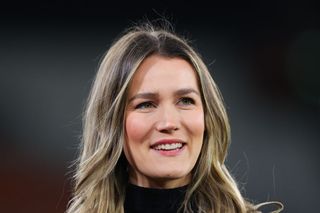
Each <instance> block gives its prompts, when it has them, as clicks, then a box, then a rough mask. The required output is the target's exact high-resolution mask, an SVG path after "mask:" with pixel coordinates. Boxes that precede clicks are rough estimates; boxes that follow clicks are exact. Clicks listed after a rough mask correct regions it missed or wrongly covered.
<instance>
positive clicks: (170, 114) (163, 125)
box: [156, 107, 179, 133]
mask: <svg viewBox="0 0 320 213" xmlns="http://www.w3.org/2000/svg"><path fill="white" fill-rule="evenodd" d="M156 129H157V131H159V132H163V133H171V132H173V131H177V130H178V129H179V114H178V112H177V110H176V109H174V107H162V108H161V109H159V115H158V121H157V123H156Z"/></svg>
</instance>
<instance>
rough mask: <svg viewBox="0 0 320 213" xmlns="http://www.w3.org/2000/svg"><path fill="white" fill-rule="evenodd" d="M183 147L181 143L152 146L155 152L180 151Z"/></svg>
mask: <svg viewBox="0 0 320 213" xmlns="http://www.w3.org/2000/svg"><path fill="white" fill-rule="evenodd" d="M182 146H183V144H182V143H171V144H159V145H157V146H154V147H153V149H156V150H175V149H180V148H181V147H182Z"/></svg>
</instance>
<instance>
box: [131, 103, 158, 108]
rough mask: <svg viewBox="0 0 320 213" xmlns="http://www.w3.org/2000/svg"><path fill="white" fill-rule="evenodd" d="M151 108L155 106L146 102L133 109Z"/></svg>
mask: <svg viewBox="0 0 320 213" xmlns="http://www.w3.org/2000/svg"><path fill="white" fill-rule="evenodd" d="M153 107H155V105H154V104H153V103H152V102H151V101H146V102H142V103H140V104H138V105H137V106H136V107H135V109H149V108H153Z"/></svg>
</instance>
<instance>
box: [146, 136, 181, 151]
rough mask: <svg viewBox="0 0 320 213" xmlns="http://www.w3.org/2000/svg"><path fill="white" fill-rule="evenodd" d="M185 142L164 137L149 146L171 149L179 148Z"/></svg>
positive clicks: (158, 148)
mask: <svg viewBox="0 0 320 213" xmlns="http://www.w3.org/2000/svg"><path fill="white" fill-rule="evenodd" d="M185 144H186V143H185V142H184V141H181V140H177V139H164V140H159V141H157V142H156V143H154V144H153V145H151V148H152V149H155V150H158V151H172V150H178V149H181V148H182V147H183V146H184V145H185Z"/></svg>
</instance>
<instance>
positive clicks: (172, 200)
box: [124, 183, 188, 213]
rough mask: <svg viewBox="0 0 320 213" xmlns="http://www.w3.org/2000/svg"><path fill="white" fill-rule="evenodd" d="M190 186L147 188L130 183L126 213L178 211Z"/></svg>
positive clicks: (127, 191)
mask: <svg viewBox="0 0 320 213" xmlns="http://www.w3.org/2000/svg"><path fill="white" fill-rule="evenodd" d="M187 188H188V186H187V185H186V186H182V187H178V188H173V189H156V188H145V187H140V186H136V185H133V184H130V183H129V184H128V186H127V189H126V199H125V204H124V209H125V213H177V211H178V209H179V208H180V206H181V204H182V202H183V200H184V196H185V193H186V190H187Z"/></svg>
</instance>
